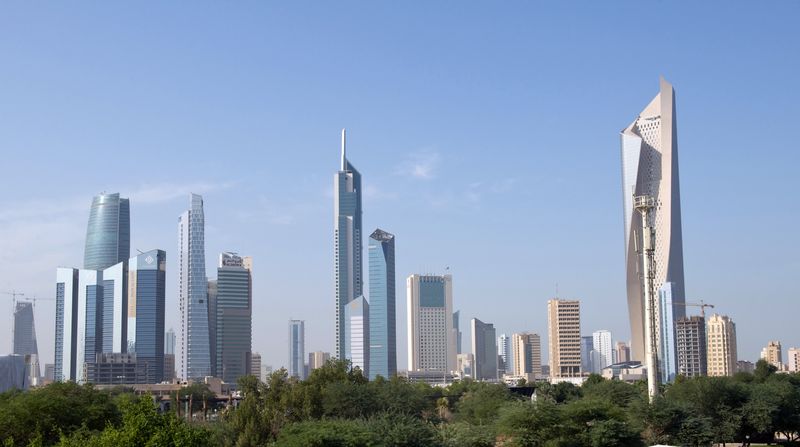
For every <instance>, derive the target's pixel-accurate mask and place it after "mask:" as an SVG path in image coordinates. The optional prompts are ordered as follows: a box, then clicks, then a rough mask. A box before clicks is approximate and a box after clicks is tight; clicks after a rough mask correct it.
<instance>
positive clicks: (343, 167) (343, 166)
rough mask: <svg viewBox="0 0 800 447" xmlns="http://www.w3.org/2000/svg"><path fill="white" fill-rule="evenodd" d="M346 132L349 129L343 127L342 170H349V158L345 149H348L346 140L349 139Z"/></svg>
mask: <svg viewBox="0 0 800 447" xmlns="http://www.w3.org/2000/svg"><path fill="white" fill-rule="evenodd" d="M346 132H347V131H346V130H345V129H342V171H346V170H347V158H346V156H345V150H346V147H347V145H346V140H347V136H346Z"/></svg>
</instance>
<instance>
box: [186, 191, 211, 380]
mask: <svg viewBox="0 0 800 447" xmlns="http://www.w3.org/2000/svg"><path fill="white" fill-rule="evenodd" d="M189 202H190V208H189V210H187V211H185V212H184V213H183V214H181V216H180V221H179V224H178V233H179V238H178V243H179V246H180V250H179V251H178V256H179V259H178V264H179V266H180V272H179V274H178V296H179V298H180V310H181V362H180V364H181V374H180V376H181V378H182V379H185V380H188V379H202V378H203V377H205V376H209V375H211V352H210V350H211V347H210V344H211V341H210V338H209V331H208V281H207V279H206V255H205V216H204V214H203V198H202V197H201V196H199V195H198V194H191V195H190V198H189Z"/></svg>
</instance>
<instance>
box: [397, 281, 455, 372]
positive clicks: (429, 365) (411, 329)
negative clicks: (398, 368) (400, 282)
mask: <svg viewBox="0 0 800 447" xmlns="http://www.w3.org/2000/svg"><path fill="white" fill-rule="evenodd" d="M406 292H407V296H408V301H407V305H408V307H407V309H408V370H409V371H441V372H451V371H455V370H456V355H457V354H456V333H455V329H454V328H453V277H452V276H450V275H444V276H434V275H416V274H415V275H411V276H409V277H408V279H407V280H406Z"/></svg>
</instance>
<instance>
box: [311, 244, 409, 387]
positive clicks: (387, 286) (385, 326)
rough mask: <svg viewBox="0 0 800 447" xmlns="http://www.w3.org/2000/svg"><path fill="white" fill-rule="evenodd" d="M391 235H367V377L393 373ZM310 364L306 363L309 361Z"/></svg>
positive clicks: (394, 342) (395, 345)
mask: <svg viewBox="0 0 800 447" xmlns="http://www.w3.org/2000/svg"><path fill="white" fill-rule="evenodd" d="M395 308H396V301H395V276H394V235H393V234H390V233H387V232H385V231H383V230H381V229H377V230H375V231H374V232H373V233H372V235H370V237H369V378H370V380H373V379H375V378H376V377H377V376H383V377H385V378H390V377H392V376H394V375H396V374H397V327H396V319H395V315H396V312H395ZM309 367H310V365H309Z"/></svg>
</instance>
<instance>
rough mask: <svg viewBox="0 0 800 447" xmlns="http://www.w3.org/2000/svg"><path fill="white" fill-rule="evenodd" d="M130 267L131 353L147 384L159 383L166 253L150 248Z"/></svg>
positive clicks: (129, 341)
mask: <svg viewBox="0 0 800 447" xmlns="http://www.w3.org/2000/svg"><path fill="white" fill-rule="evenodd" d="M128 266H129V269H130V271H129V272H130V273H129V280H128V353H135V354H136V363H137V366H138V367H139V369H140V370H141V371H142V373H143V374H144V383H158V382H161V381H162V380H164V312H165V310H166V309H165V302H166V296H167V294H166V266H167V255H166V253H165V252H164V250H150V251H147V252H144V253H142V254H140V255H138V256H136V257H133V258H131V259H130V261H129V263H128Z"/></svg>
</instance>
